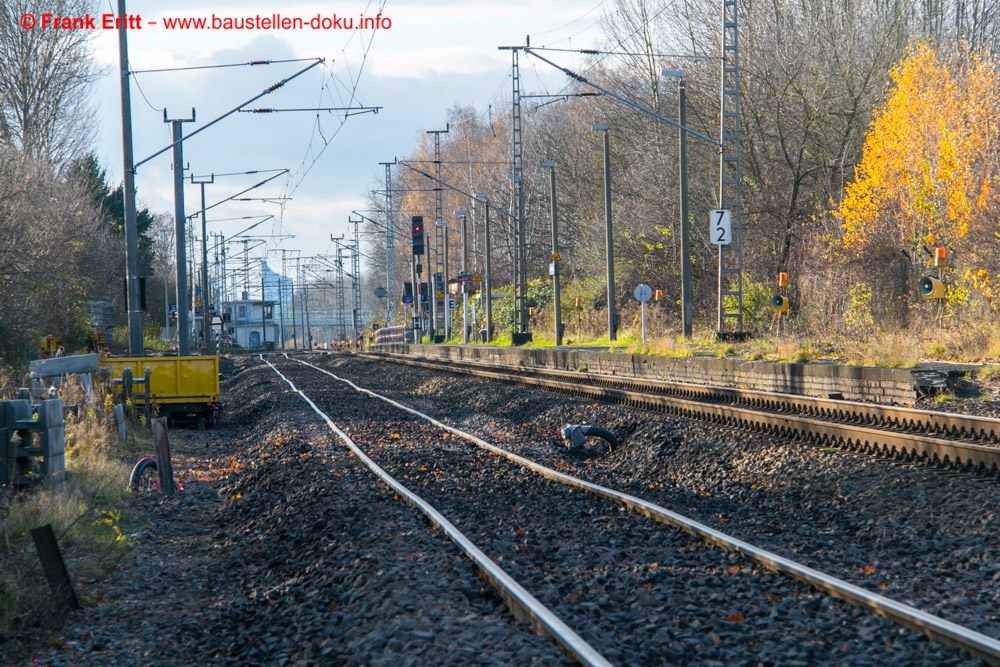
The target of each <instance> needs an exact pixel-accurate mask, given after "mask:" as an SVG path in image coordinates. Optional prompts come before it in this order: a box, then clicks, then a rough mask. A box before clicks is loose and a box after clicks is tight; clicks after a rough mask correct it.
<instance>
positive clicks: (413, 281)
mask: <svg viewBox="0 0 1000 667" xmlns="http://www.w3.org/2000/svg"><path fill="white" fill-rule="evenodd" d="M410 285H411V286H412V287H413V289H412V290H411V291H412V292H413V304H412V305H413V315H412V316H411V317H410V328H412V329H413V343H414V344H415V345H416V344H419V343H420V342H421V340H420V327H418V326H416V324H415V322H416V321H417V313H418V312H420V310H419V309H420V286H419V285H418V284H417V256H416V255H414V254H412V253H411V254H410Z"/></svg>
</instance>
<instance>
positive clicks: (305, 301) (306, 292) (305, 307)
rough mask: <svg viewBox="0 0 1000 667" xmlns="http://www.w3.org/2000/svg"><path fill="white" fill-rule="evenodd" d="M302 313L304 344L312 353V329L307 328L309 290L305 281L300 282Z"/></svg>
mask: <svg viewBox="0 0 1000 667" xmlns="http://www.w3.org/2000/svg"><path fill="white" fill-rule="evenodd" d="M302 311H303V315H304V316H305V321H306V343H307V344H308V349H309V351H310V352H312V349H313V336H312V329H310V327H309V288H308V286H307V285H306V283H305V281H303V282H302Z"/></svg>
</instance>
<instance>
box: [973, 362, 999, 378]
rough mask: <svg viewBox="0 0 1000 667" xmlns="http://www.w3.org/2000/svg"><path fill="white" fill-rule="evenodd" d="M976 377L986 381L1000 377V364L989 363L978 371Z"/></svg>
mask: <svg viewBox="0 0 1000 667" xmlns="http://www.w3.org/2000/svg"><path fill="white" fill-rule="evenodd" d="M975 377H976V379H977V380H982V381H984V382H990V381H991V380H996V379H1000V365H997V364H987V365H986V366H983V367H982V368H980V369H978V370H977V371H976V374H975Z"/></svg>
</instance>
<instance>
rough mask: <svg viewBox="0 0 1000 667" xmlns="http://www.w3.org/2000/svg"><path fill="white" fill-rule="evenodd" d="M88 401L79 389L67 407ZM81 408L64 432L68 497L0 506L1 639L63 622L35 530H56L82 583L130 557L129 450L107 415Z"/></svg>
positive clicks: (69, 394) (46, 495)
mask: <svg viewBox="0 0 1000 667" xmlns="http://www.w3.org/2000/svg"><path fill="white" fill-rule="evenodd" d="M81 399H82V393H80V392H79V390H78V389H71V388H67V389H66V390H65V391H64V401H65V403H66V404H67V405H69V404H73V403H74V402H75V401H79V400H81ZM101 403H103V400H102V401H101ZM80 405H81V412H82V413H83V414H81V415H80V418H79V419H73V418H71V417H69V415H68V414H67V419H66V424H65V427H66V438H65V443H66V469H67V483H66V488H65V490H64V491H63V492H62V493H54V492H53V491H52V490H51V489H48V488H38V489H31V490H28V491H24V492H21V493H17V494H14V493H13V492H8V495H7V496H6V497H4V498H2V499H0V633H2V634H4V635H8V634H11V633H17V632H19V631H23V630H24V629H27V628H31V627H39V626H41V627H44V626H45V625H46V624H48V623H53V622H55V621H56V620H57V619H58V613H57V610H55V609H53V608H52V605H51V602H50V601H49V600H50V598H49V594H48V593H49V589H48V584H47V582H46V580H45V577H44V574H43V572H42V569H41V566H40V564H39V562H38V555H37V552H36V550H35V546H34V542H33V540H32V538H31V529H32V528H36V527H38V526H43V525H45V524H51V525H52V528H53V531H54V532H55V534H56V537H57V540H58V543H59V547H60V550H61V551H62V554H63V558H64V560H65V561H66V565H67V568H68V569H69V571H70V576H71V578H73V579H74V580H75V581H81V580H93V579H97V578H100V577H102V576H103V575H104V574H105V573H106V572H107V571H108V570H109V569H110V568H113V567H114V566H115V565H116V564H117V562H118V561H119V560H120V559H121V558H122V557H124V556H125V555H126V554H127V552H128V547H129V541H128V539H127V537H126V535H127V533H128V529H127V524H128V523H129V522H130V519H129V515H128V512H127V507H128V502H127V501H128V498H129V491H128V475H129V467H128V465H127V464H126V463H125V462H124V461H123V458H124V457H125V456H127V453H128V448H127V447H123V446H122V445H120V444H119V443H118V442H117V438H116V437H113V436H112V433H111V429H110V427H109V425H108V423H107V421H106V420H105V419H104V418H103V416H102V415H103V414H105V413H103V411H101V410H98V409H97V408H96V407H91V408H84V407H83V404H82V403H80ZM133 441H134V439H133ZM88 602H90V601H88V600H81V603H83V604H87V603H88Z"/></svg>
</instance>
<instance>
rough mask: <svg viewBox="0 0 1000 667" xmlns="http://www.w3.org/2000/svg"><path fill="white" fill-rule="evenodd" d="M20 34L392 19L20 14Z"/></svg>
mask: <svg viewBox="0 0 1000 667" xmlns="http://www.w3.org/2000/svg"><path fill="white" fill-rule="evenodd" d="M21 28H22V29H24V30H118V29H121V28H124V29H126V30H142V29H143V28H154V29H155V28H159V29H161V30H389V29H390V28H392V19H391V18H389V17H388V16H383V15H382V14H376V15H375V16H365V15H364V14H352V15H346V14H336V13H333V14H314V15H310V16H289V15H286V14H280V13H274V14H253V15H247V16H219V15H216V14H214V13H213V14H210V15H208V16H185V17H169V16H161V17H157V18H156V19H155V20H151V19H144V18H143V17H142V15H141V14H125V15H124V16H117V15H115V14H95V15H90V14H84V15H83V16H59V15H58V14H51V13H41V14H38V13H34V14H32V13H24V14H21Z"/></svg>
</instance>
